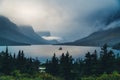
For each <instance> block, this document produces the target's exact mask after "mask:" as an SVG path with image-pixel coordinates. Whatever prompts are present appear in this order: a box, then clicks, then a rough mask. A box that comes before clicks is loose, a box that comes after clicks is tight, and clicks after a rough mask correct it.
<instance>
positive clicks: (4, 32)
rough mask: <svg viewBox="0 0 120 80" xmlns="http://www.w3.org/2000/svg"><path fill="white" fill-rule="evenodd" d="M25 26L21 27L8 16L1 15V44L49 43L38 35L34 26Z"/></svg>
mask: <svg viewBox="0 0 120 80" xmlns="http://www.w3.org/2000/svg"><path fill="white" fill-rule="evenodd" d="M25 28H26V27H25ZM25 28H24V29H21V28H20V27H18V26H17V25H16V24H14V23H13V22H11V21H10V20H9V19H8V18H6V17H4V16H0V45H26V44H29V45H32V44H49V42H47V41H46V40H44V39H43V38H41V37H40V36H38V35H37V34H36V33H35V32H34V30H33V29H32V27H31V30H29V29H30V28H26V29H25ZM27 29H28V30H27ZM25 30H26V31H25ZM27 31H28V32H27ZM25 32H26V33H25Z"/></svg>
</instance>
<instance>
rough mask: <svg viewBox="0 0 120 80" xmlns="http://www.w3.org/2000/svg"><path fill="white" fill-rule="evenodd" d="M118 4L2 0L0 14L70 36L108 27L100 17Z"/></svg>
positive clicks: (93, 0)
mask: <svg viewBox="0 0 120 80" xmlns="http://www.w3.org/2000/svg"><path fill="white" fill-rule="evenodd" d="M118 8H119V3H118V0H0V14H1V15H4V16H6V17H8V18H9V19H10V20H11V21H13V22H14V23H16V24H17V25H31V26H33V28H34V30H35V31H42V30H44V31H50V32H51V34H52V36H58V37H62V38H64V39H67V40H76V39H80V38H82V37H84V36H86V35H88V34H90V33H92V32H94V31H96V30H98V29H101V28H103V27H105V26H104V24H101V17H106V16H107V15H108V14H110V13H111V12H115V11H116V10H117V9H118Z"/></svg>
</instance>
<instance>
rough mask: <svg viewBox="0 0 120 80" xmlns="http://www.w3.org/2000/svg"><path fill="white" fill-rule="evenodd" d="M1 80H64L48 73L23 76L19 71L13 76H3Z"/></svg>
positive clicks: (0, 77) (12, 74)
mask: <svg viewBox="0 0 120 80" xmlns="http://www.w3.org/2000/svg"><path fill="white" fill-rule="evenodd" d="M0 80H62V79H60V78H58V77H54V76H52V75H50V74H47V73H38V74H35V75H29V74H21V73H20V72H19V71H17V70H16V71H14V72H13V73H11V75H1V76H0Z"/></svg>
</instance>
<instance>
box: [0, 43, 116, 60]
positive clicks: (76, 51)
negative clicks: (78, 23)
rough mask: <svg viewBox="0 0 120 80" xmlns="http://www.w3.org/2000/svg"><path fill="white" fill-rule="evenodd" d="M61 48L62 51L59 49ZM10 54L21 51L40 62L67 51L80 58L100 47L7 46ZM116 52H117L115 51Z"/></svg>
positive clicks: (3, 47)
mask: <svg viewBox="0 0 120 80" xmlns="http://www.w3.org/2000/svg"><path fill="white" fill-rule="evenodd" d="M60 47H62V50H59V48H60ZM5 49H6V46H0V51H3V50H5ZM8 49H9V52H10V53H12V54H13V53H16V54H18V51H19V50H23V51H24V53H25V56H27V57H33V58H35V57H38V58H39V59H40V60H41V61H45V60H46V59H50V58H51V57H52V56H53V54H54V53H56V56H60V55H61V54H62V53H66V52H67V51H68V52H69V53H70V55H72V56H73V58H80V57H81V58H82V57H84V56H85V54H86V53H87V52H88V51H89V52H94V50H97V51H100V49H101V48H100V47H86V46H60V45H31V46H8ZM115 51H116V52H118V51H117V50H115Z"/></svg>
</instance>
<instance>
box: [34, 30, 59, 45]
mask: <svg viewBox="0 0 120 80" xmlns="http://www.w3.org/2000/svg"><path fill="white" fill-rule="evenodd" d="M36 33H37V34H38V35H39V36H41V37H42V38H44V37H51V33H50V32H49V31H39V32H36ZM46 40H47V39H46ZM47 41H48V42H49V43H50V44H58V43H59V41H57V40H55V39H53V40H47Z"/></svg>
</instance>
